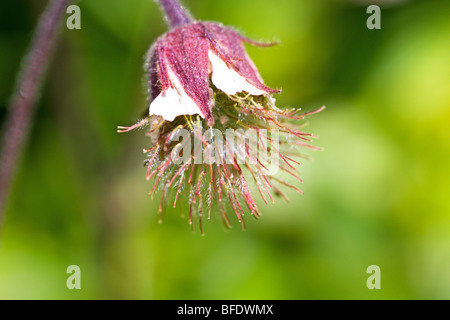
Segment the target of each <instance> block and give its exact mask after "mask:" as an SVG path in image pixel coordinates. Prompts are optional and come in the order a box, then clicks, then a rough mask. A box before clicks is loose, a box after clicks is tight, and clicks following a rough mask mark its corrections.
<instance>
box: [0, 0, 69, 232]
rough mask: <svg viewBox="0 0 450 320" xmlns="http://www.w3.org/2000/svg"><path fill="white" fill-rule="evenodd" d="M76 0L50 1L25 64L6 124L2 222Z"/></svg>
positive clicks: (0, 164) (0, 180)
mask: <svg viewBox="0 0 450 320" xmlns="http://www.w3.org/2000/svg"><path fill="white" fill-rule="evenodd" d="M72 1H73V0H51V1H50V2H49V4H48V5H47V7H46V9H45V11H44V13H43V14H42V15H41V17H40V19H39V23H38V25H37V27H36V31H35V33H34V35H33V39H32V42H31V45H30V48H29V50H28V52H27V55H26V56H25V58H24V60H23V61H22V65H21V69H20V71H19V74H18V78H17V83H16V87H15V90H14V93H13V95H12V100H11V104H10V105H9V114H8V116H7V118H6V121H5V127H4V128H5V129H4V130H5V131H4V134H3V143H2V149H1V153H0V223H1V222H2V213H3V211H4V210H5V208H6V199H7V196H8V194H9V192H10V188H11V182H12V181H13V178H14V174H15V171H16V166H17V163H18V162H19V160H20V156H21V154H22V150H23V146H24V144H25V142H26V138H27V136H28V133H29V131H30V123H31V119H32V116H33V111H34V109H35V105H36V100H37V99H38V96H39V91H40V88H41V86H42V82H43V78H44V75H45V72H46V70H47V67H48V64H49V61H50V59H51V56H52V52H53V48H54V47H55V43H56V39H57V36H58V30H59V28H58V27H59V24H60V23H59V22H60V20H61V16H62V14H63V13H64V12H65V10H66V8H67V6H68V5H69V4H70V3H71V2H72Z"/></svg>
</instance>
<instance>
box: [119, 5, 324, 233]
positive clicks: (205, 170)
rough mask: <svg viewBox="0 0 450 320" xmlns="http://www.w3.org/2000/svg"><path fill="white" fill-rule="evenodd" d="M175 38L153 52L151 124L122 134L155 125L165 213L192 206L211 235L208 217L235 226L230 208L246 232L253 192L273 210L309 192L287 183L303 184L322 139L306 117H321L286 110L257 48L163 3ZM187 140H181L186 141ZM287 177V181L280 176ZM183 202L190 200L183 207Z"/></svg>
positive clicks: (253, 210) (155, 170) (151, 165)
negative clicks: (307, 152) (250, 49)
mask: <svg viewBox="0 0 450 320" xmlns="http://www.w3.org/2000/svg"><path fill="white" fill-rule="evenodd" d="M160 3H161V5H162V7H163V9H164V11H165V12H166V13H167V16H168V20H169V22H170V24H171V26H172V30H170V31H169V32H168V33H166V34H165V35H163V36H162V37H160V38H159V39H157V40H156V42H155V44H154V45H153V46H152V47H151V49H150V50H149V53H148V56H147V60H146V64H145V71H146V72H147V75H148V81H149V97H150V103H149V116H148V117H146V118H145V119H143V120H142V121H140V122H138V123H137V124H135V125H134V126H131V127H119V131H120V132H126V131H130V130H132V129H134V128H137V127H141V126H144V125H148V126H149V127H150V130H149V131H148V133H147V135H148V136H149V137H150V138H151V142H152V147H150V148H149V149H146V150H144V152H145V153H146V154H147V160H146V162H145V164H146V166H147V175H146V178H147V180H150V179H154V186H153V188H152V190H151V191H150V193H151V194H154V193H155V192H156V191H157V190H159V191H160V194H161V200H160V206H159V209H158V211H159V212H161V217H162V213H163V212H164V211H165V207H166V205H167V204H168V203H173V207H175V206H176V205H177V202H178V203H179V202H187V203H188V205H189V222H190V223H191V224H192V226H194V223H193V222H194V220H195V219H196V218H197V220H198V224H199V226H200V230H201V232H202V234H203V225H202V221H203V213H204V212H205V213H206V212H207V217H208V218H210V217H211V211H218V212H220V215H219V216H220V217H221V218H222V220H223V222H224V223H225V225H226V226H231V223H230V220H229V218H228V215H227V210H228V209H227V207H228V208H230V209H231V210H232V211H233V212H234V213H235V214H236V216H237V219H238V221H239V222H240V223H241V224H242V226H243V227H245V224H244V219H243V217H244V215H245V214H246V213H245V212H250V214H251V215H253V216H255V217H259V216H260V211H259V209H258V206H257V204H256V201H255V200H254V197H253V193H254V192H258V193H259V194H260V196H261V198H262V200H263V201H264V202H265V203H268V202H269V201H271V202H274V197H273V195H277V196H280V197H282V198H284V199H285V200H287V196H286V195H285V194H284V193H283V191H282V190H281V188H282V187H289V188H292V189H294V190H296V191H298V192H299V193H302V191H301V190H299V189H298V188H297V187H296V186H295V185H294V184H293V183H291V182H289V181H287V179H286V178H285V177H284V176H286V175H288V176H291V177H293V178H295V179H296V180H299V181H301V179H300V178H299V177H298V175H297V174H296V168H295V166H296V165H298V164H299V162H298V161H297V160H296V159H294V158H295V157H305V156H304V155H302V154H301V153H300V151H299V148H302V147H307V148H311V149H315V150H317V149H320V148H317V147H315V146H312V145H311V144H309V143H310V142H311V139H312V138H314V135H312V134H310V133H306V132H303V131H302V130H301V129H302V127H303V126H304V125H305V124H306V123H305V122H304V121H303V119H304V118H305V117H306V116H307V115H309V114H313V113H316V112H319V111H321V110H322V109H323V107H322V108H320V109H318V110H316V111H313V112H310V113H300V109H294V108H292V109H284V110H282V109H279V108H277V107H276V106H275V99H274V98H273V96H272V95H273V94H276V93H280V92H281V91H280V90H276V89H272V88H269V87H268V86H266V85H265V84H264V82H263V80H262V77H261V76H260V74H259V72H258V70H257V68H256V66H255V64H254V63H253V61H252V60H251V59H250V58H249V56H248V55H247V52H246V50H245V47H244V43H248V44H252V45H257V46H270V45H273V44H271V43H261V42H256V41H253V40H250V39H248V38H246V37H244V36H242V35H241V34H239V33H238V32H236V31H235V30H233V29H232V28H229V27H225V26H223V25H221V24H219V23H212V22H199V21H193V20H192V18H191V17H190V16H189V15H188V14H187V13H186V12H185V11H184V10H183V9H182V7H181V6H180V5H179V4H178V3H177V2H176V1H175V0H160ZM180 140H181V141H180ZM280 173H281V174H280ZM181 198H182V199H181Z"/></svg>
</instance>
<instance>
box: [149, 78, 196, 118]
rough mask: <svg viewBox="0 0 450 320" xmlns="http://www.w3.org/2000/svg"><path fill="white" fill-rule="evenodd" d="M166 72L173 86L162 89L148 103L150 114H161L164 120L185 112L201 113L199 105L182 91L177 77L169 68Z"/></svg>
mask: <svg viewBox="0 0 450 320" xmlns="http://www.w3.org/2000/svg"><path fill="white" fill-rule="evenodd" d="M168 74H169V77H170V81H171V83H172V85H173V86H174V88H169V89H167V90H164V91H162V92H161V93H160V94H159V95H158V96H157V97H156V98H155V99H154V100H153V101H152V103H151V104H150V108H149V109H150V110H149V113H150V115H158V116H162V117H163V118H164V120H167V121H173V120H174V119H175V118H176V117H177V116H180V115H185V114H186V115H187V114H199V115H200V116H201V117H202V118H203V115H202V113H201V111H200V108H199V106H198V105H197V104H196V103H195V102H194V100H192V99H191V98H190V97H189V96H188V95H187V94H186V92H185V91H184V89H183V87H182V86H181V84H180V81H179V80H178V78H177V77H176V76H175V75H174V74H173V72H172V71H171V70H170V69H169V70H168Z"/></svg>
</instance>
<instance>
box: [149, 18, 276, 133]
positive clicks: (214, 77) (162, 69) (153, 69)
mask: <svg viewBox="0 0 450 320" xmlns="http://www.w3.org/2000/svg"><path fill="white" fill-rule="evenodd" d="M243 42H248V43H251V44H255V45H261V46H266V45H267V44H265V43H257V42H255V41H251V40H249V39H247V38H245V37H243V36H241V35H240V34H239V33H237V32H236V31H234V30H233V29H231V28H227V27H224V26H222V25H220V24H217V23H203V22H194V23H191V24H188V25H185V26H182V27H179V28H176V29H174V30H172V31H170V32H168V33H167V34H165V35H164V36H163V37H161V38H159V39H158V40H157V41H156V43H155V44H154V46H153V47H152V48H151V50H150V53H149V55H148V62H147V67H146V69H147V72H148V74H149V80H150V84H149V88H150V94H151V97H152V99H153V101H152V102H151V104H150V108H149V109H150V115H159V116H162V117H163V118H164V120H167V121H173V120H174V119H175V118H176V117H177V116H180V115H194V114H198V115H200V116H201V117H202V118H204V119H206V121H207V122H208V124H209V125H210V126H211V125H212V124H213V122H214V118H213V116H212V108H213V106H214V105H213V94H212V92H211V90H209V88H210V86H209V82H210V81H209V78H210V77H211V81H212V83H213V84H214V85H215V87H216V88H217V89H219V90H222V91H223V92H225V93H226V94H229V95H234V94H236V93H240V92H247V93H249V94H251V95H254V96H259V95H266V94H273V93H278V92H280V90H274V89H271V88H269V87H267V86H266V85H264V83H263V81H262V78H261V76H260V75H259V73H258V70H257V69H256V67H255V65H254V64H253V62H252V61H251V60H250V58H249V57H248V55H247V53H246V51H245V48H244V45H243ZM169 106H170V107H169Z"/></svg>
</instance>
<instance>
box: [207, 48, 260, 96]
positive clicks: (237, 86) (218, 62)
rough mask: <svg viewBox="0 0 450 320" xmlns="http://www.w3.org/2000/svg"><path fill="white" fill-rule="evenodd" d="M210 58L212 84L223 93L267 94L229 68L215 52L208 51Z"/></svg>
mask: <svg viewBox="0 0 450 320" xmlns="http://www.w3.org/2000/svg"><path fill="white" fill-rule="evenodd" d="M208 57H209V61H210V62H211V65H212V82H213V83H214V85H215V86H216V87H217V88H219V89H220V90H222V91H223V92H225V93H227V94H230V95H232V94H236V93H237V92H241V91H246V92H248V93H250V94H251V95H254V96H259V95H262V94H264V93H267V92H266V91H264V90H261V89H258V88H257V87H255V86H254V85H252V84H251V83H250V82H248V81H247V80H246V79H245V78H244V77H243V76H241V75H240V74H239V73H237V72H236V71H235V70H233V69H231V68H229V67H228V66H227V65H226V63H225V61H223V60H222V59H221V58H220V57H218V56H217V54H215V53H214V52H213V51H211V50H209V51H208Z"/></svg>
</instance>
